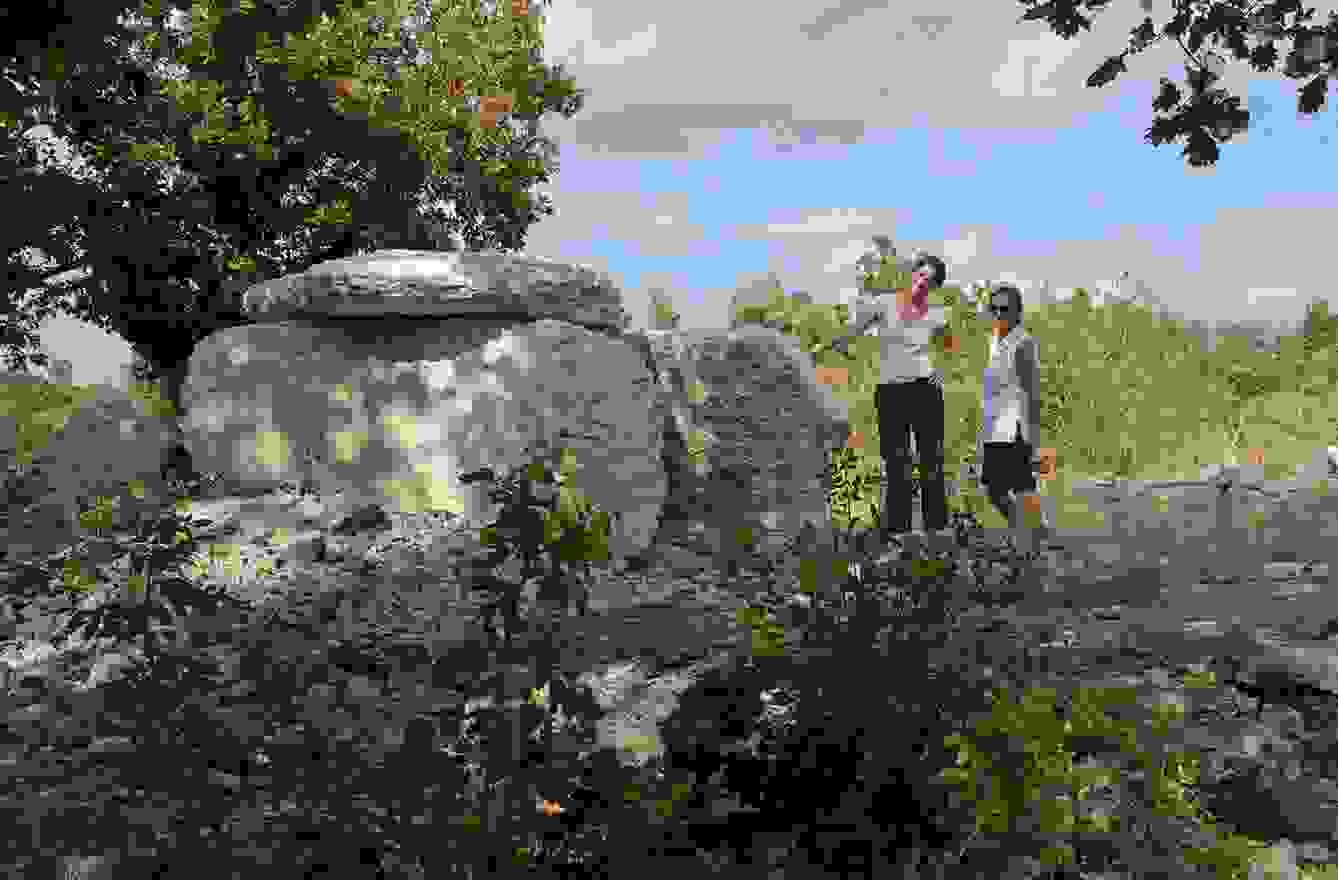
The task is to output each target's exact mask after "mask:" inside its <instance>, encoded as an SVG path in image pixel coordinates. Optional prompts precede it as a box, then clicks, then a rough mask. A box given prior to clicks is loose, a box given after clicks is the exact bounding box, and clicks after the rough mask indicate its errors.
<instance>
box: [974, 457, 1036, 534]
mask: <svg viewBox="0 0 1338 880" xmlns="http://www.w3.org/2000/svg"><path fill="white" fill-rule="evenodd" d="M984 453H985V454H984V459H985V460H984V461H983V462H981V468H980V482H981V484H982V485H983V486H984V487H985V491H986V493H987V494H988V495H989V498H990V503H991V504H993V505H994V509H995V510H997V511H999V513H1000V514H1001V515H1002V516H1003V518H1004V519H1006V520H1008V522H1009V524H1010V525H1011V524H1012V521H1013V498H1012V497H1011V496H1010V495H1009V493H1010V492H1035V491H1036V472H1035V471H1034V470H1032V452H1031V444H1030V443H1028V442H1026V441H1025V440H1023V439H1022V438H1020V437H1017V438H1015V439H1014V440H1013V442H1012V443H986V444H985V449H984Z"/></svg>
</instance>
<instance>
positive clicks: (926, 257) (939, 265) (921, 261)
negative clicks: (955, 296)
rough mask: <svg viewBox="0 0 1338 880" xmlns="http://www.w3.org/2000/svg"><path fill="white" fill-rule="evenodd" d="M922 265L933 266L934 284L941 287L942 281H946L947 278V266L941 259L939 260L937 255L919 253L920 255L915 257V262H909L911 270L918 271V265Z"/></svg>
mask: <svg viewBox="0 0 1338 880" xmlns="http://www.w3.org/2000/svg"><path fill="white" fill-rule="evenodd" d="M922 266H932V267H933V269H934V286H935V287H942V286H943V282H944V281H946V280H947V278H948V267H947V266H946V265H944V263H943V261H942V260H940V259H939V258H938V257H936V256H934V255H933V254H920V256H918V257H916V258H915V262H913V263H911V271H912V272H919V271H920V267H922Z"/></svg>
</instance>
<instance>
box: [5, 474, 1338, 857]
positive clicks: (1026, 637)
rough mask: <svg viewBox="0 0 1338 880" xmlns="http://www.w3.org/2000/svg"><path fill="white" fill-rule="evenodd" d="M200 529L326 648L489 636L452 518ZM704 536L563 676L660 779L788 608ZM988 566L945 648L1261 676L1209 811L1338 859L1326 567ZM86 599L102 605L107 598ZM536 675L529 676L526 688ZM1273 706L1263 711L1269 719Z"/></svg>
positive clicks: (299, 504)
mask: <svg viewBox="0 0 1338 880" xmlns="http://www.w3.org/2000/svg"><path fill="white" fill-rule="evenodd" d="M194 513H195V514H196V515H198V517H199V519H200V521H201V525H200V526H199V528H198V529H197V532H196V536H197V538H200V539H203V540H204V541H205V543H206V544H207V543H210V542H213V543H216V544H218V545H221V546H237V547H239V548H240V553H239V558H238V559H237V560H236V563H237V567H236V568H234V569H232V570H228V568H227V563H226V562H216V563H211V565H210V570H209V572H208V573H207V574H206V575H205V576H204V577H203V578H202V580H204V581H212V582H213V583H215V584H217V585H219V586H220V587H222V588H224V589H226V590H227V591H228V592H229V593H230V594H231V595H232V596H234V597H235V598H237V599H239V600H241V601H242V602H244V603H246V604H247V605H249V606H250V607H252V608H255V609H260V610H261V611H263V613H264V614H266V615H269V616H271V617H274V618H282V619H284V620H286V621H288V622H289V624H291V625H296V624H297V623H299V622H302V621H305V624H306V625H309V626H311V627H314V629H313V630H312V634H313V636H314V635H315V634H316V633H317V632H319V633H321V634H323V636H324V637H327V638H334V637H339V638H344V639H347V640H360V639H367V638H373V637H374V638H377V639H381V640H383V641H384V642H386V643H393V644H398V645H401V646H410V647H416V648H419V649H421V650H422V651H423V652H424V654H425V656H427V657H429V658H432V657H445V656H450V655H451V651H452V649H453V646H456V645H463V644H468V643H473V642H475V641H476V640H477V638H478V621H477V615H476V613H475V612H476V611H477V605H476V604H471V599H470V598H469V597H468V596H467V595H465V593H464V592H463V591H462V590H461V589H460V588H459V586H458V583H453V582H451V580H450V579H449V578H448V577H447V576H446V574H445V572H446V571H448V570H449V569H450V566H451V564H452V563H453V562H454V561H457V560H458V559H460V558H463V557H464V556H466V555H468V553H470V552H471V551H472V550H473V549H476V548H475V547H473V545H471V540H470V538H469V537H468V536H467V535H465V534H462V533H459V532H458V531H453V529H452V523H451V522H450V520H449V519H448V518H442V517H434V516H432V515H397V514H392V515H390V516H367V517H364V518H362V519H361V520H359V519H358V518H357V517H354V518H352V519H350V520H345V517H346V516H347V515H348V512H347V511H342V510H339V508H338V505H337V504H331V505H322V504H321V503H320V502H319V501H318V500H315V499H311V498H303V497H302V496H300V494H298V493H274V494H272V495H270V496H265V497H259V498H241V497H223V498H217V499H213V500H212V501H210V502H208V503H206V504H203V505H200V506H199V507H198V508H197V509H196V510H195V511H194ZM206 520H207V521H208V522H205V521H206ZM279 528H282V529H287V530H288V531H287V532H286V533H281V535H280V537H281V538H285V539H287V540H286V541H285V540H278V541H276V540H274V538H275V531H274V530H275V529H279ZM691 537H692V536H691V535H690V534H689V535H687V536H686V539H685V540H684V541H681V542H680V544H679V545H664V546H661V547H659V548H658V549H657V552H656V553H655V554H654V555H653V556H652V564H651V565H650V567H649V568H648V569H647V570H645V571H641V572H636V573H629V572H610V571H600V572H596V574H595V577H594V581H593V584H592V587H591V593H590V608H591V613H590V614H589V615H587V616H584V617H567V618H562V619H561V621H560V623H559V626H560V632H561V636H560V638H559V639H557V640H556V641H557V644H558V646H559V651H558V654H559V656H558V658H557V661H558V665H559V667H560V668H561V669H562V670H563V672H564V673H565V674H566V675H568V676H569V677H570V678H572V679H574V680H580V681H583V682H584V683H586V684H587V685H588V686H589V687H590V688H591V690H592V691H593V692H594V693H595V694H596V697H597V700H598V702H599V705H600V707H601V710H602V711H603V713H604V716H603V719H602V721H601V722H600V724H599V727H598V742H599V744H600V746H601V747H607V748H611V749H614V750H616V751H617V753H618V754H619V756H620V758H622V759H623V760H627V761H636V762H644V761H645V760H646V759H647V758H648V757H650V756H651V755H653V754H654V750H653V749H651V750H650V751H646V749H645V747H644V744H645V743H647V742H652V743H653V742H655V741H656V733H657V730H658V728H659V725H660V724H661V722H662V721H663V720H664V719H665V718H667V717H668V716H669V715H670V714H671V713H672V712H673V711H674V708H675V706H676V700H677V697H678V695H679V694H681V693H682V692H683V690H684V689H685V688H687V687H689V686H690V685H691V684H692V683H693V682H694V681H696V680H698V679H699V678H700V676H701V675H703V674H704V673H705V672H706V671H707V670H709V669H711V668H714V667H715V666H717V665H719V664H720V663H723V662H725V661H726V660H727V658H728V657H729V656H730V655H731V654H736V653H738V652H739V651H740V650H746V645H747V639H748V638H749V633H748V631H747V628H746V627H743V626H741V625H740V624H739V622H738V619H737V616H736V613H735V612H737V610H738V609H739V608H742V607H744V606H745V605H747V604H749V603H753V602H757V601H760V600H766V601H776V600H777V594H778V593H780V592H782V591H780V590H777V589H776V588H775V587H776V585H775V584H773V583H769V579H768V577H767V576H766V575H765V573H762V572H754V571H743V572H740V573H739V574H738V575H737V576H736V577H735V578H734V579H733V580H732V581H729V582H728V583H727V585H726V586H721V578H720V577H719V576H718V574H717V573H716V572H714V570H713V566H712V563H711V560H710V557H709V556H706V555H704V554H701V553H697V552H694V551H693V549H692V547H691V544H692V540H691ZM682 545H688V546H682ZM697 549H699V550H700V549H702V548H701V547H700V545H698V547H697ZM975 555H976V556H977V564H978V566H980V567H981V568H982V569H983V570H982V572H981V578H980V582H979V583H980V585H981V586H982V588H983V592H981V593H978V594H977V595H975V596H972V597H964V601H963V606H962V607H963V612H962V614H961V617H960V619H959V620H958V622H957V624H956V628H955V632H956V633H957V635H956V636H955V637H954V642H953V644H952V645H949V646H945V648H949V647H950V648H951V650H954V651H967V650H970V651H971V653H973V654H976V655H977V656H991V657H999V658H1003V657H1006V656H1009V655H1010V653H1012V654H1016V653H1017V652H1019V651H1020V652H1022V653H1024V654H1025V653H1028V652H1030V654H1032V655H1044V656H1045V657H1046V658H1047V659H1046V663H1047V664H1049V665H1050V667H1051V668H1054V669H1057V670H1067V671H1066V672H1064V674H1065V675H1067V676H1068V679H1069V680H1070V681H1073V680H1081V681H1084V682H1089V683H1092V684H1097V683H1110V682H1112V681H1133V682H1136V683H1138V684H1139V685H1140V686H1141V687H1148V686H1156V687H1164V690H1165V691H1166V693H1167V694H1172V695H1174V696H1176V697H1177V698H1185V697H1186V696H1187V695H1186V692H1185V690H1184V688H1183V687H1181V686H1179V685H1177V684H1176V683H1175V681H1174V676H1175V675H1176V673H1177V672H1179V671H1183V670H1184V669H1186V668H1190V667H1192V666H1194V664H1197V663H1204V662H1209V661H1212V660H1213V659H1214V658H1222V657H1237V658H1245V659H1246V660H1247V661H1248V662H1247V663H1246V664H1245V667H1246V668H1244V669H1242V670H1239V671H1238V672H1239V684H1240V687H1239V689H1238V691H1237V697H1238V699H1235V700H1234V701H1233V702H1232V703H1230V704H1219V705H1212V706H1197V707H1194V709H1193V713H1192V717H1193V719H1194V723H1193V725H1192V726H1191V728H1190V729H1189V730H1188V731H1187V733H1186V736H1187V737H1189V738H1190V739H1191V740H1192V741H1193V742H1196V743H1198V744H1200V745H1201V746H1202V747H1203V748H1204V749H1205V751H1206V752H1208V753H1211V755H1212V756H1213V763H1212V766H1213V767H1214V768H1216V769H1215V770H1214V771H1213V772H1212V774H1210V775H1209V778H1208V779H1207V780H1206V781H1205V784H1204V787H1203V788H1204V791H1205V793H1206V794H1205V797H1208V796H1209V795H1208V794H1207V793H1208V792H1211V797H1212V798H1214V799H1215V800H1214V803H1216V804H1217V805H1218V806H1219V808H1220V809H1221V811H1222V814H1223V815H1224V816H1226V815H1232V816H1233V821H1236V820H1239V821H1240V822H1241V824H1242V826H1243V827H1250V828H1251V830H1252V831H1253V833H1254V834H1255V836H1258V837H1260V838H1261V839H1265V840H1267V841H1268V842H1270V843H1277V842H1279V841H1284V840H1285V841H1287V842H1288V843H1287V844H1286V845H1284V849H1286V848H1287V847H1288V846H1289V847H1290V849H1288V850H1287V851H1288V852H1289V853H1290V854H1291V855H1290V857H1291V858H1294V859H1297V860H1300V861H1302V862H1305V861H1314V862H1323V863H1330V862H1333V861H1338V858H1335V857H1333V856H1332V855H1331V853H1330V850H1329V847H1330V846H1331V845H1333V844H1334V840H1335V839H1338V830H1335V828H1334V827H1333V824H1332V821H1331V820H1329V819H1327V818H1324V817H1327V816H1329V815H1330V813H1329V810H1330V808H1331V807H1330V806H1329V805H1330V804H1333V803H1338V797H1334V796H1331V793H1330V790H1331V789H1334V788H1335V785H1334V783H1333V782H1332V780H1333V779H1334V778H1338V771H1335V770H1333V769H1332V768H1331V766H1330V765H1329V763H1328V762H1329V760H1330V759H1329V757H1328V756H1329V755H1330V753H1331V751H1332V749H1333V743H1332V734H1331V730H1332V726H1331V724H1330V723H1329V721H1330V719H1331V718H1332V717H1334V716H1335V715H1338V712H1335V713H1332V714H1330V713H1329V711H1328V710H1329V709H1330V708H1338V698H1335V697H1334V694H1338V650H1335V648H1334V645H1333V643H1332V642H1331V641H1330V639H1329V635H1330V633H1329V631H1328V628H1327V626H1326V622H1327V621H1329V620H1333V619H1335V618H1338V610H1336V609H1335V608H1333V607H1332V606H1333V605H1335V604H1338V602H1335V601H1334V599H1333V593H1332V591H1331V590H1329V589H1327V586H1326V580H1327V578H1326V574H1327V573H1326V572H1325V571H1324V569H1323V568H1322V567H1316V566H1308V565H1307V564H1305V563H1289V564H1288V563H1284V564H1278V565H1274V566H1272V567H1271V568H1270V569H1269V570H1268V571H1267V572H1266V574H1267V577H1264V578H1260V579H1256V580H1254V581H1249V582H1246V583H1235V584H1231V583H1217V584H1190V585H1185V584H1173V583H1168V582H1166V580H1167V579H1166V577H1165V575H1164V573H1163V571H1162V570H1161V569H1159V568H1156V567H1153V566H1150V565H1147V566H1143V567H1141V568H1140V567H1137V566H1128V565H1126V566H1124V567H1123V568H1119V567H1114V566H1109V565H1107V566H1102V565H1100V564H1099V563H1094V562H1093V561H1092V560H1091V559H1083V558H1080V554H1067V555H1066V554H1065V552H1064V551H1063V549H1062V548H1057V549H1055V550H1053V551H1052V552H1050V553H1049V554H1048V555H1047V556H1045V557H1044V559H1043V560H1042V562H1041V566H1042V568H1043V569H1044V572H1045V575H1046V576H1045V578H1044V586H1043V587H1042V588H1041V589H1038V590H1033V591H1031V592H1030V593H1028V594H1026V595H1012V596H1010V595H1008V594H1009V592H1010V587H1009V585H1008V583H1007V581H1008V575H1009V572H1008V571H1007V570H1006V567H1005V566H996V565H993V563H991V562H989V561H988V558H987V557H988V554H986V553H984V552H983V551H982V550H980V549H979V548H977V549H976V552H975ZM981 560H984V561H983V562H982V561H981ZM266 562H268V563H269V565H270V566H272V570H266V569H267V567H266V565H265V564H264V563H266ZM876 568H877V567H876V566H872V565H871V566H869V570H868V571H867V572H866V575H865V580H866V582H873V581H876V580H877V576H878V575H877V570H876ZM9 574H10V575H11V576H12V575H13V571H12V569H11V570H10V572H9ZM991 592H992V593H993V595H988V594H991ZM85 601H86V602H87V603H96V601H98V597H97V596H96V595H94V596H90V597H89V598H88V599H86V600H85ZM69 608H70V605H69V601H68V600H59V601H48V602H47V603H45V606H44V607H42V608H35V609H30V610H29V611H28V612H27V613H26V614H25V619H24V620H21V621H20V620H17V619H16V618H15V617H14V616H13V615H11V618H10V622H11V626H12V630H11V631H12V632H13V634H14V638H13V639H12V640H11V645H10V649H9V651H8V653H7V654H6V659H7V664H8V666H9V667H10V669H11V672H10V674H9V675H8V676H7V684H8V685H10V686H11V687H12V688H15V690H14V691H12V693H18V692H21V691H22V690H23V683H24V681H25V680H29V681H31V680H32V679H33V676H34V675H37V674H38V672H39V670H44V669H46V668H48V667H49V666H50V665H51V664H52V663H54V662H56V661H57V659H58V658H59V655H60V654H61V652H62V651H64V652H66V653H68V654H74V653H78V652H77V651H76V650H74V648H75V647H77V646H71V645H65V646H62V647H61V648H55V647H53V646H52V645H51V644H50V642H46V643H45V644H44V643H43V642H42V640H41V638H40V635H39V634H40V633H42V632H43V630H44V629H45V630H47V631H48V632H49V629H50V627H51V626H52V625H53V624H54V623H57V622H59V620H61V619H62V617H63V616H64V615H68V613H69ZM1205 611H1208V612H1213V611H1216V612H1219V613H1218V614H1216V615H1213V614H1205ZM1233 623H1241V624H1244V625H1245V627H1244V628H1243V629H1242V628H1240V627H1233ZM24 636H27V638H24ZM33 637H37V638H36V639H35V640H34V638H33ZM20 642H21V643H22V644H20ZM1112 644H1117V645H1121V646H1124V647H1127V648H1130V649H1131V651H1129V652H1126V655H1127V656H1133V657H1135V658H1136V660H1135V661H1122V662H1124V663H1125V666H1124V667H1122V668H1115V667H1114V666H1111V665H1110V664H1109V663H1108V662H1107V660H1108V658H1109V656H1110V648H1111V646H1112ZM267 650H268V651H269V652H270V654H271V655H272V657H273V662H274V663H276V664H278V663H281V662H286V661H285V660H284V658H285V657H286V656H289V655H296V654H299V653H301V652H302V651H303V650H305V649H304V648H302V645H301V643H291V642H288V643H279V642H274V643H273V645H272V646H271V647H270V648H268V649H267ZM109 657H110V658H111V659H108V658H109ZM129 659H131V658H128V657H125V656H124V655H123V654H118V653H115V652H111V651H108V652H106V653H104V654H103V655H102V657H101V658H95V659H93V660H87V659H85V661H83V662H81V663H80V666H82V667H84V672H85V675H84V683H86V684H92V685H93V686H94V687H96V686H98V684H99V683H102V682H106V681H111V680H114V679H115V677H116V671H115V670H116V666H117V664H118V662H119V663H124V662H128V660H129ZM1001 662H1002V661H1001ZM525 665H526V664H525V662H524V661H523V659H522V660H521V661H520V667H518V668H519V669H520V670H521V671H520V673H519V674H520V675H521V676H522V678H523V677H524V676H525V674H526V673H525V672H524V669H523V667H524V666H525ZM355 678H356V676H355ZM1158 682H1161V684H1160V685H1158V684H1157V683H1158ZM410 684H411V683H410V682H407V681H406V682H402V683H401V684H400V685H398V686H397V688H401V689H402V688H407V687H409V686H410ZM1305 688H1309V689H1310V690H1309V693H1310V694H1311V695H1312V696H1311V697H1310V698H1309V701H1308V702H1304V701H1302V700H1301V698H1300V697H1298V696H1297V694H1298V693H1299V692H1300V691H1302V690H1303V689H1305ZM1191 696H1192V695H1191ZM431 699H435V698H429V701H430V700H431ZM1260 699H1262V700H1263V703H1262V705H1261V704H1260V703H1259V702H1258V700H1260ZM40 705H41V701H40V700H39V701H31V700H23V699H20V700H19V701H18V702H17V703H14V704H12V706H11V710H10V715H9V717H8V724H9V725H10V726H11V728H12V729H17V728H18V727H19V726H20V725H22V724H32V723H36V722H35V721H34V719H33V718H29V716H31V715H32V714H33V712H34V709H33V707H34V706H39V707H40ZM420 708H421V707H420ZM1256 708H1261V711H1259V712H1258V713H1257V714H1256V712H1255V709H1256ZM629 743H636V744H638V745H637V746H636V747H635V748H633V747H631V746H629ZM1247 788H1248V793H1249V795H1250V797H1253V799H1254V801H1253V802H1254V803H1255V804H1258V803H1268V804H1270V805H1271V806H1270V807H1269V809H1268V810H1263V811H1260V810H1258V809H1254V810H1250V809H1245V810H1243V811H1242V810H1241V809H1239V808H1238V807H1237V808H1236V811H1235V813H1234V814H1233V813H1232V810H1233V805H1240V804H1245V803H1249V800H1248V798H1247V797H1246V793H1247ZM1260 798H1263V799H1264V800H1263V801H1261V800H1260Z"/></svg>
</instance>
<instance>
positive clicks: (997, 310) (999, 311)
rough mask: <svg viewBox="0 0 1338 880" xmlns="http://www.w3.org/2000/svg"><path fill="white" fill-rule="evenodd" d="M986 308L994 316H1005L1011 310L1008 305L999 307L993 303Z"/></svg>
mask: <svg viewBox="0 0 1338 880" xmlns="http://www.w3.org/2000/svg"><path fill="white" fill-rule="evenodd" d="M986 308H987V309H988V310H989V311H990V312H991V313H993V314H995V315H1006V314H1008V313H1009V312H1010V311H1011V310H1012V306H1008V305H1003V306H1000V305H995V304H994V303H990V304H989V305H988V306H986Z"/></svg>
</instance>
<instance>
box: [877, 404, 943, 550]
mask: <svg viewBox="0 0 1338 880" xmlns="http://www.w3.org/2000/svg"><path fill="white" fill-rule="evenodd" d="M874 405H875V406H876V407H877V408H878V434H879V439H880V442H881V446H882V450H881V451H882V455H883V461H884V462H885V463H886V465H887V476H886V477H885V479H886V480H887V501H886V504H887V509H886V510H885V511H884V512H883V530H884V531H885V532H909V531H910V530H911V513H912V507H911V505H912V504H913V503H914V498H913V497H912V495H911V449H910V434H911V432H912V431H914V432H915V448H916V451H917V452H919V454H920V505H921V510H922V512H923V513H924V525H925V528H926V529H944V528H947V526H948V498H947V492H946V491H945V489H944V485H943V389H941V388H939V387H938V386H937V385H935V384H934V383H932V382H930V381H929V380H928V379H917V380H915V381H914V382H890V383H886V384H883V385H879V386H878V391H877V392H876V393H875V394H874Z"/></svg>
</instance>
